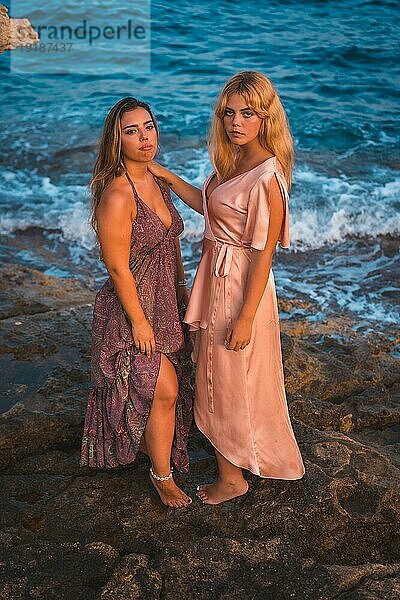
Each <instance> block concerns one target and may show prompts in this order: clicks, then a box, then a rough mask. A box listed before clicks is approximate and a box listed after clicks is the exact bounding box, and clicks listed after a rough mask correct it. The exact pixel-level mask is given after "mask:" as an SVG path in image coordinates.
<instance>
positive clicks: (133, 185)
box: [125, 171, 140, 200]
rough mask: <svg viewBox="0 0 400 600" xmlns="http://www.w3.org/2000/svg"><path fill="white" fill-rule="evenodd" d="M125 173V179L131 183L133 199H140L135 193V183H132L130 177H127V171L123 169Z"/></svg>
mask: <svg viewBox="0 0 400 600" xmlns="http://www.w3.org/2000/svg"><path fill="white" fill-rule="evenodd" d="M125 175H126V178H127V180H128V181H129V183H130V184H131V188H132V191H133V195H134V196H135V200H140V197H139V194H138V193H137V191H136V188H135V184H134V183H133V181H132V179H131V178H130V177H129V174H128V171H125Z"/></svg>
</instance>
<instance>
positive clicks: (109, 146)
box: [90, 97, 159, 233]
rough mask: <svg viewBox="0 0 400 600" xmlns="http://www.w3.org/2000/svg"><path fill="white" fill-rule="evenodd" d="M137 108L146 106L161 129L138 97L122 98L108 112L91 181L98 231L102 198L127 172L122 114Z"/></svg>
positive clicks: (154, 121)
mask: <svg viewBox="0 0 400 600" xmlns="http://www.w3.org/2000/svg"><path fill="white" fill-rule="evenodd" d="M135 108H144V109H145V110H147V112H148V113H149V115H150V117H151V119H152V121H153V123H154V127H155V129H156V131H157V139H158V137H159V130H158V126H157V123H156V120H155V119H154V115H153V113H152V111H151V109H150V106H149V105H148V104H146V102H142V101H141V100H136V98H131V97H127V98H122V100H120V101H119V102H117V104H115V105H114V106H113V107H112V108H111V110H110V112H109V113H108V115H107V117H106V120H105V122H104V126H103V132H102V135H101V138H100V143H99V149H98V153H97V158H96V161H95V163H94V167H93V174H92V179H91V181H90V192H91V217H90V222H91V224H92V227H93V229H94V230H95V232H96V233H97V221H96V210H97V207H98V205H99V203H100V198H101V195H102V193H103V192H104V190H105V188H106V187H107V186H108V184H109V183H111V181H112V180H113V179H114V177H117V176H119V175H122V174H123V173H125V171H126V169H125V165H124V157H123V154H122V143H121V133H122V132H121V118H122V115H123V114H124V113H125V112H127V111H129V110H134V109H135Z"/></svg>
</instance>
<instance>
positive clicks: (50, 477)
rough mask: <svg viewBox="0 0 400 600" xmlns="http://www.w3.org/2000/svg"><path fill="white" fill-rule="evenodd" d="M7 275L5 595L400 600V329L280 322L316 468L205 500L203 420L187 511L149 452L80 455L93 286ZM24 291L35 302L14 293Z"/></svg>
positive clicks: (0, 527)
mask: <svg viewBox="0 0 400 600" xmlns="http://www.w3.org/2000/svg"><path fill="white" fill-rule="evenodd" d="M11 269H12V272H11V275H10V277H11V279H9V280H10V281H11V283H12V289H13V294H12V295H11V294H10V296H11V297H12V301H10V302H9V306H8V308H7V311H8V312H5V313H4V314H3V319H2V320H1V322H0V349H1V350H2V353H0V368H2V371H3V373H4V375H5V378H4V379H5V380H6V383H5V384H4V385H5V387H6V389H7V390H12V392H11V393H10V394H9V395H8V396H7V395H6V402H5V404H6V405H4V404H3V411H4V412H3V414H1V415H0V440H1V441H0V469H1V481H0V504H1V506H2V511H1V516H0V519H1V520H0V548H1V550H0V573H1V579H0V581H1V583H0V598H6V599H8V598H10V599H11V598H12V599H14V598H28V597H43V598H57V599H58V598H62V599H64V598H65V599H69V598H71V599H74V600H75V599H78V600H79V599H80V598H82V599H83V598H85V599H86V598H88V599H90V598H107V599H108V598H110V599H119V598H121V599H124V600H125V599H126V598H166V599H167V600H168V599H171V600H172V599H175V598H188V599H190V598H200V599H202V598H204V599H206V598H207V599H208V598H222V599H228V598H229V599H231V598H233V599H235V598H237V599H245V598H260V599H261V598H262V599H267V600H268V599H269V598H271V599H273V600H276V599H277V598H279V599H280V598H282V599H285V598H296V599H299V600H301V599H303V598H304V599H310V600H319V599H321V600H325V599H327V600H328V599H332V600H333V599H334V598H338V597H341V598H346V599H349V600H350V599H352V598H354V599H355V598H365V599H371V600H372V599H374V600H376V599H377V598H379V599H381V598H382V599H388V600H392V599H393V600H394V599H395V598H397V597H398V595H399V585H400V577H399V564H398V563H399V561H400V557H399V554H400V548H399V543H398V539H399V531H398V527H399V522H400V509H399V507H400V471H399V468H398V466H399V462H400V461H399V460H398V448H399V431H400V428H399V421H398V416H399V403H398V401H397V399H396V391H397V389H398V368H397V364H396V361H395V359H394V357H393V356H392V350H393V344H394V343H395V342H394V337H392V336H391V335H389V334H388V335H386V336H382V335H381V334H378V333H376V332H373V333H365V332H363V333H359V332H358V331H357V330H356V329H355V328H354V327H353V325H354V324H352V323H349V322H347V321H345V320H343V319H341V318H337V319H336V320H335V319H331V320H330V321H329V322H312V323H310V322H307V321H305V320H304V319H303V320H300V319H299V320H283V321H282V344H283V355H284V361H285V371H286V383H287V392H288V399H289V402H290V412H291V416H292V419H293V426H294V429H295V433H296V437H297V439H298V442H299V445H300V448H301V452H302V455H303V458H304V461H305V466H306V474H305V476H304V477H303V478H302V479H301V480H298V481H284V480H274V479H264V480H262V479H260V478H257V477H255V476H253V475H251V474H247V477H248V480H249V484H250V489H249V492H248V494H247V495H245V496H243V497H241V498H238V499H236V500H233V501H231V502H227V503H225V504H224V505H221V506H215V507H207V506H203V505H202V504H201V503H200V501H199V500H198V499H196V498H195V490H196V486H197V485H198V484H199V483H203V482H207V481H210V480H212V479H213V478H214V477H215V475H216V466H215V459H214V457H213V451H212V447H211V446H210V444H209V442H208V441H207V440H206V439H205V438H204V437H203V436H201V435H200V433H199V432H198V431H197V430H196V429H195V428H194V430H193V433H192V435H191V437H190V446H189V450H190V456H191V459H192V465H191V470H190V473H189V474H188V475H185V476H179V475H178V476H177V481H178V483H179V484H180V485H182V487H183V488H184V489H185V490H186V491H188V493H190V494H191V495H192V497H193V498H194V502H193V504H192V505H191V506H190V507H188V508H186V509H182V510H180V511H178V512H176V511H173V510H170V509H166V508H165V507H164V506H163V505H162V504H161V503H160V501H159V499H158V497H157V495H156V493H155V491H154V489H153V487H152V485H151V482H150V481H149V473H148V467H149V462H148V459H147V457H145V456H144V455H140V456H139V457H138V459H137V461H136V462H135V463H134V464H133V465H128V466H126V467H120V468H118V469H114V470H107V471H105V470H104V471H102V470H91V469H87V468H85V469H83V468H81V467H79V449H80V439H81V434H82V427H83V415H84V409H85V401H86V397H87V386H88V375H89V350H90V324H91V311H92V307H91V306H90V305H91V304H92V302H93V295H94V294H93V291H92V290H91V289H90V288H89V287H88V288H84V287H83V286H82V285H81V284H78V283H76V282H65V281H62V280H52V279H51V278H45V279H43V276H42V275H41V274H40V273H37V272H35V271H33V270H30V269H19V268H18V267H15V266H14V267H11ZM8 273H9V274H10V272H8ZM3 280H4V279H3ZM47 280H49V281H48V282H47V283H45V284H42V283H41V282H43V281H45V282H46V281H47ZM25 288H26V289H27V294H31V295H30V297H29V298H30V302H32V304H30V302H26V303H25V304H24V303H23V302H22V301H20V300H19V299H21V298H22V299H23V298H24V293H25V292H24V289H25ZM43 289H44V290H45V291H46V290H49V292H48V294H47V293H41V292H42V290H43ZM3 292H4V294H5V295H6V296H7V295H8V293H7V284H6V285H5V287H4V288H3ZM53 296H54V300H53V299H52V298H53ZM39 297H40V303H41V306H42V307H43V311H42V310H41V311H38V310H37V304H35V302H39V299H38V298H39ZM30 307H32V314H29V310H30ZM33 313H34V314H33ZM10 315H11V316H10ZM16 321H20V322H22V323H23V326H20V325H16ZM13 365H14V366H15V365H17V366H18V368H19V369H20V370H18V369H17V368H14V367H13ZM21 365H23V366H24V368H25V370H23V369H22V367H21ZM3 402H4V400H3ZM7 403H8V405H7ZM396 455H397V456H396Z"/></svg>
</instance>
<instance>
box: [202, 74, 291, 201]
mask: <svg viewBox="0 0 400 600" xmlns="http://www.w3.org/2000/svg"><path fill="white" fill-rule="evenodd" d="M231 94H240V95H241V96H243V98H244V99H245V100H246V103H247V106H248V107H249V108H251V109H252V110H254V112H255V113H256V114H257V115H258V116H259V117H260V119H262V123H261V126H260V131H259V133H258V139H259V142H260V144H261V146H262V147H263V148H265V149H266V150H270V151H271V152H273V154H275V156H276V157H277V159H278V160H279V162H280V163H281V165H282V168H283V173H284V176H285V179H286V183H287V186H288V189H290V187H291V183H292V170H293V163H294V152H293V139H292V136H291V133H290V128H289V123H288V119H287V116H286V112H285V109H284V108H283V106H282V103H281V101H280V99H279V96H278V94H277V92H276V90H275V88H274V86H273V84H272V83H271V81H270V80H269V79H268V77H266V76H265V75H263V74H262V73H258V72H257V71H243V72H241V73H238V74H237V75H234V76H233V77H231V79H229V81H228V82H227V83H226V84H225V86H224V88H223V89H222V91H221V93H220V95H219V97H218V100H217V103H216V105H215V109H214V117H213V120H212V123H211V128H210V133H209V137H208V144H209V151H210V158H211V162H212V164H213V167H214V169H215V172H216V174H217V177H218V179H219V180H220V181H226V180H227V179H229V178H230V176H231V175H232V173H233V172H234V169H235V163H236V159H237V149H236V148H235V146H234V144H232V142H231V141H230V139H229V137H228V135H227V133H226V131H225V128H224V122H223V118H224V114H225V109H226V106H227V104H228V98H229V96H230V95H231Z"/></svg>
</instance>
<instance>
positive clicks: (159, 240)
mask: <svg viewBox="0 0 400 600" xmlns="http://www.w3.org/2000/svg"><path fill="white" fill-rule="evenodd" d="M127 177H128V176H127ZM155 179H156V182H157V183H158V185H159V187H160V190H161V193H162V195H163V198H164V201H165V203H166V205H167V207H168V209H169V211H170V214H171V218H172V223H171V226H170V228H169V229H166V227H165V225H164V224H163V223H162V221H161V220H160V218H159V217H158V216H157V214H156V213H155V212H154V211H152V210H151V208H150V207H148V206H147V205H146V204H145V202H143V200H141V198H140V197H139V196H138V194H137V192H136V189H135V186H134V184H133V182H132V181H131V180H130V179H129V177H128V180H129V181H130V184H131V186H132V192H133V194H134V197H135V200H136V203H137V216H136V219H135V221H134V222H133V224H132V236H131V247H130V258H129V268H130V270H131V272H132V275H133V277H134V279H135V283H136V287H137V292H138V296H139V300H140V303H141V306H142V308H143V311H144V313H145V315H146V318H147V319H148V320H149V322H150V324H151V326H152V327H153V331H154V335H155V339H156V352H155V354H154V355H153V356H152V357H147V356H144V355H142V354H140V353H139V352H138V351H137V349H136V347H135V344H134V341H133V337H132V329H131V325H130V322H129V320H128V318H127V317H126V315H125V313H124V310H123V308H122V305H121V303H120V301H119V299H118V296H117V294H116V292H115V289H114V286H113V282H112V279H111V278H109V279H108V280H107V281H106V282H105V284H104V285H103V287H102V288H101V290H100V291H99V292H98V294H97V296H96V300H95V305H94V311H93V326H92V368H91V389H90V393H89V398H88V403H87V408H86V416H85V424H84V431H83V438H82V447H81V459H80V464H81V466H89V467H99V468H110V467H116V466H118V465H125V464H129V463H131V462H133V461H134V460H135V458H136V455H137V452H138V448H139V444H140V440H141V437H142V435H143V432H144V429H145V427H146V422H147V418H148V416H149V413H150V409H151V404H152V401H153V396H154V390H155V387H156V383H157V378H158V373H159V369H160V364H161V353H164V354H165V355H166V356H167V358H168V359H169V360H170V361H171V363H172V364H173V365H174V367H175V370H176V373H177V377H178V382H179V395H178V400H177V405H176V418H175V435H174V440H173V445H172V457H171V458H172V462H173V465H174V467H175V468H176V469H177V470H178V471H183V472H186V471H188V469H189V459H188V453H187V449H186V444H187V437H188V434H189V429H190V425H191V422H192V410H193V406H192V390H191V387H190V352H191V347H190V338H189V334H188V331H187V326H185V325H184V324H183V322H182V316H183V311H184V307H180V310H179V308H178V304H177V297H176V281H177V257H176V248H175V238H176V237H177V236H179V235H180V234H181V233H182V231H183V222H182V219H181V217H180V215H179V213H178V211H177V210H176V208H175V206H174V204H173V202H172V200H171V196H170V193H169V189H168V188H167V187H166V186H164V184H163V183H162V182H161V181H160V180H158V179H157V178H155Z"/></svg>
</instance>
